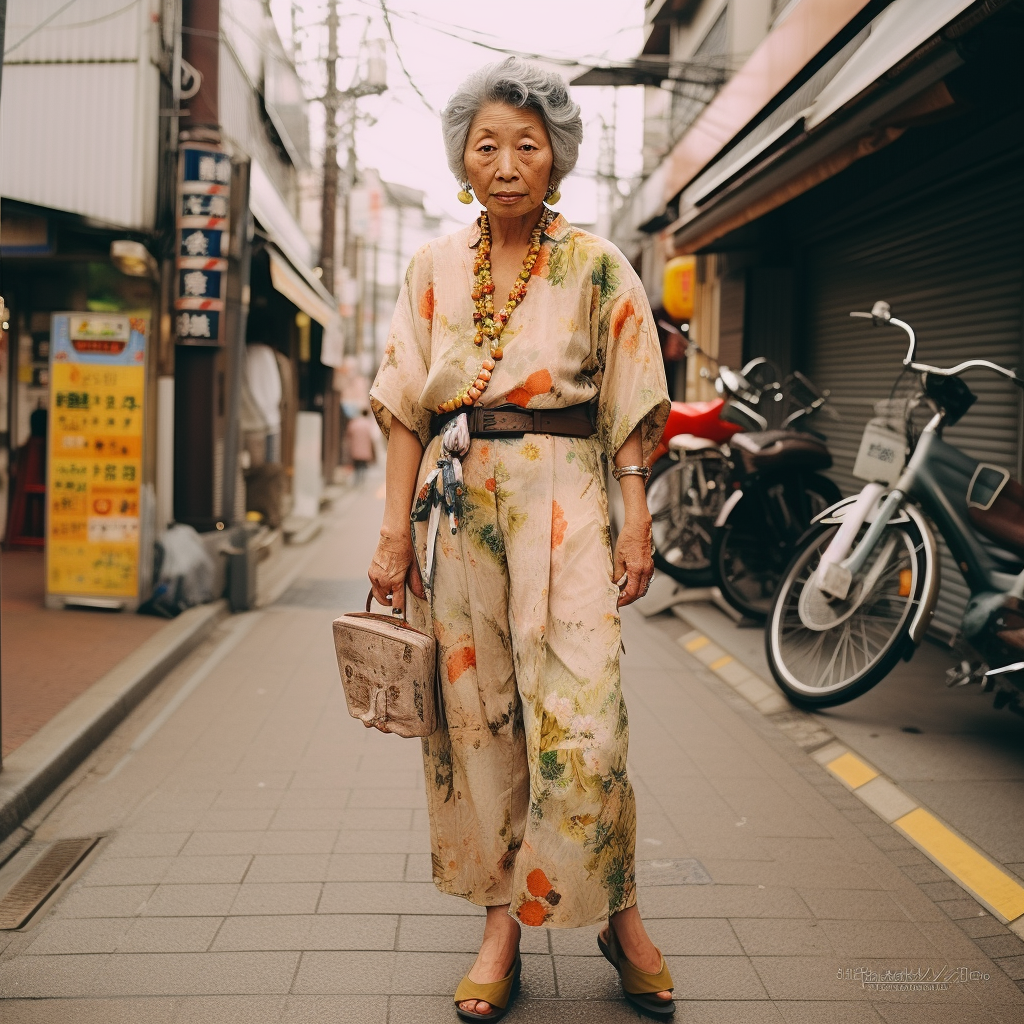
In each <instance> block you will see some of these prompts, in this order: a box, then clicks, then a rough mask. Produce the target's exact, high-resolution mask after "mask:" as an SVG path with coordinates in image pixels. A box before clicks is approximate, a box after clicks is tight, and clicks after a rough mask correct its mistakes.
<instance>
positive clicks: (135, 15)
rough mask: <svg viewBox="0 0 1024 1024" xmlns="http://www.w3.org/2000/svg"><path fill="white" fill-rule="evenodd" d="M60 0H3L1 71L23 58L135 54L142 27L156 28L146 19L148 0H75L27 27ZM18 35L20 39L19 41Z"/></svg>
mask: <svg viewBox="0 0 1024 1024" xmlns="http://www.w3.org/2000/svg"><path fill="white" fill-rule="evenodd" d="M65 3H66V0H8V2H7V25H6V45H7V51H6V54H5V57H4V65H5V67H4V70H5V71H6V69H7V67H8V66H9V65H10V64H12V63H13V64H20V63H24V62H30V63H38V62H40V61H46V62H59V63H69V62H72V61H110V60H138V58H139V55H140V53H141V52H145V51H144V50H143V39H144V37H145V33H146V32H148V31H151V30H152V31H156V26H155V25H153V23H152V21H151V20H150V9H151V8H152V7H153V6H154V4H153V0H137V2H136V3H134V4H129V3H128V2H127V0H77V2H76V3H74V4H72V5H71V6H69V7H68V9H67V10H66V11H64V12H62V13H61V14H59V15H57V17H56V18H54V19H53V21H51V22H49V23H48V24H46V25H44V26H43V28H40V29H38V31H33V29H36V28H37V26H39V25H40V24H41V23H42V22H45V21H46V19H47V18H49V17H50V16H51V15H53V14H54V12H55V11H57V10H58V9H59V8H60V7H62V6H64V4H65ZM29 33H31V35H29ZM26 37H27V38H26ZM22 39H25V42H23V43H21V42H20V41H21V40H22ZM19 43H20V45H19ZM5 77H6V76H5ZM6 84H7V82H6V80H5V81H4V85H5V86H6Z"/></svg>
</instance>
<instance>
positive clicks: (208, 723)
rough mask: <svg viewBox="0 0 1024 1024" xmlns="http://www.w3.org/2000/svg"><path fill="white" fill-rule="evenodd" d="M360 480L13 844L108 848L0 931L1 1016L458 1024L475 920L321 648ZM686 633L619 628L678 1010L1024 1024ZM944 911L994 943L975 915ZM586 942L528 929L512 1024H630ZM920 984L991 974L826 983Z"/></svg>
mask: <svg viewBox="0 0 1024 1024" xmlns="http://www.w3.org/2000/svg"><path fill="white" fill-rule="evenodd" d="M376 486H377V482H375V481H372V480H371V482H370V483H369V484H368V486H367V488H365V489H363V490H362V491H359V492H356V493H355V494H353V495H352V496H351V497H350V498H349V499H347V500H346V502H345V503H343V505H342V507H341V508H340V509H339V510H338V511H337V513H336V518H335V520H334V521H333V523H332V524H331V527H330V528H329V529H328V530H326V531H325V533H324V534H323V535H322V537H321V538H320V539H319V540H318V541H316V544H317V545H318V548H317V550H316V554H315V557H314V558H313V559H312V560H311V562H310V563H309V565H308V567H307V570H306V578H305V579H302V580H299V581H297V583H296V584H295V585H294V586H293V587H292V588H291V590H290V591H289V592H288V593H287V594H285V596H284V597H283V598H282V600H281V601H279V602H278V603H277V604H276V605H275V606H273V607H272V608H269V609H267V610H265V611H263V612H259V613H250V615H249V616H246V617H239V618H236V619H234V620H232V621H229V622H227V623H225V624H224V625H223V626H222V627H221V629H220V630H219V631H218V633H217V634H216V635H215V636H214V637H212V638H211V640H210V641H209V642H208V643H207V645H206V646H205V647H204V649H203V650H201V651H199V652H197V653H196V654H195V655H194V656H193V657H192V658H191V659H190V660H189V661H188V662H187V663H185V664H183V665H182V666H181V667H180V668H179V669H178V670H176V672H175V673H174V674H173V675H172V677H170V678H169V679H168V680H167V682H166V683H165V684H164V685H163V686H161V687H160V688H158V691H156V692H154V694H152V695H151V697H150V698H149V699H148V700H147V702H146V703H145V704H144V705H142V706H141V707H140V708H138V709H137V710H136V712H135V713H134V714H133V715H132V717H131V718H130V719H129V720H127V721H126V722H125V723H124V725H123V726H122V727H121V729H120V730H119V731H118V732H117V733H116V734H115V735H114V736H113V737H111V739H110V740H109V741H108V742H107V743H106V744H105V745H104V747H103V748H101V750H100V751H98V752H97V754H96V755H95V756H94V757H93V758H92V759H91V761H90V762H89V763H88V764H87V765H86V766H84V768H83V769H82V770H80V772H79V773H78V775H77V777H76V779H75V782H74V785H73V786H72V787H71V788H70V790H69V791H68V792H67V793H66V794H65V795H63V797H62V798H61V799H59V801H55V803H56V806H55V808H54V809H53V810H51V811H50V813H49V815H48V816H47V817H46V818H45V820H44V821H43V822H42V824H41V825H40V827H39V829H38V831H37V833H36V837H35V838H36V840H37V841H38V842H42V841H46V840H49V839H53V838H58V837H66V836H76V835H85V834H97V833H100V832H102V833H105V834H107V835H108V838H107V839H105V840H104V842H103V844H102V846H101V848H100V849H99V852H98V854H97V855H96V856H95V857H94V858H93V859H92V860H91V861H90V862H89V863H88V864H87V865H86V866H85V867H84V869H83V870H82V871H81V872H80V873H79V875H78V876H77V878H76V879H75V881H74V883H73V884H72V885H70V886H68V887H67V890H66V891H65V892H63V893H61V894H60V896H59V897H58V899H57V900H56V901H54V905H53V906H51V907H49V908H48V909H47V910H46V911H45V913H44V914H42V915H41V916H40V918H39V920H38V921H37V922H36V923H35V924H33V925H30V926H29V927H28V928H27V929H26V930H25V931H24V932H22V933H17V934H12V933H0V947H3V951H2V953H0V996H2V997H3V998H4V999H5V1000H6V1002H4V1003H0V1015H2V1016H3V1019H4V1020H5V1021H8V1020H9V1021H11V1022H14V1024H23V1022H24V1024H35V1022H65V1021H72V1020H73V1021H75V1022H76V1024H78V1022H81V1024H90V1022H93V1021H96V1022H101V1021H102V1022H103V1024H112V1022H119V1021H132V1022H145V1024H164V1022H168V1024H171V1022H174V1024H183V1022H186V1021H197V1022H198V1021H202V1022H204V1024H220V1022H225V1024H226V1022H233V1021H245V1022H247V1024H261V1022H264V1021H266V1022H281V1024H284V1022H289V1024H297V1022H302V1024H305V1022H319V1021H334V1022H340V1021H358V1022H360V1024H375V1022H385V1021H387V1022H389V1024H403V1022H417V1024H419V1022H432V1021H435V1020H437V1021H449V1020H453V1019H454V1014H453V1012H452V1008H451V1001H450V994H451V992H452V991H453V990H454V987H455V985H456V984H457V982H458V979H459V978H460V976H461V975H462V973H463V972H464V971H465V970H466V969H467V968H468V966H469V964H470V963H471V962H472V953H473V951H474V949H475V946H476V944H477V942H478V941H479V936H480V934H481V931H482V924H483V922H482V915H481V912H480V911H479V909H478V908H476V907H473V906H472V905H470V904H469V903H466V902H464V901H461V900H458V899H454V898H451V897H445V896H442V895H440V894H439V893H438V892H437V891H436V890H435V889H434V887H433V886H432V884H431V883H430V881H429V857H428V854H427V849H428V848H427V823H426V811H425V801H424V797H423V792H422V780H421V775H420V764H419V751H418V746H417V745H416V744H415V743H411V742H408V741H403V740H399V739H397V738H395V737H387V736H381V735H379V734H377V733H371V732H366V731H364V730H363V729H362V728H361V727H360V726H359V725H358V724H357V723H355V722H353V721H352V720H350V719H349V718H348V716H347V714H346V711H345V707H344V701H343V697H342V694H341V691H340V687H339V684H338V680H337V670H336V668H335V665H334V662H333V651H332V648H331V642H330V635H329V628H328V627H329V621H330V619H331V617H332V614H335V613H336V612H337V611H338V610H339V609H340V608H344V607H354V606H356V605H357V604H359V603H361V599H362V595H363V593H364V587H365V584H363V583H362V579H363V577H364V572H365V564H366V561H367V557H368V551H369V549H370V546H371V544H372V540H373V537H374V534H375V532H376V527H377V523H378V521H379V513H380V510H381V507H382V506H381V500H380V493H379V491H378V492H375V491H374V487H376ZM237 629H245V630H248V632H247V633H246V634H245V637H244V639H243V641H242V642H241V643H239V644H238V645H237V646H236V647H235V648H234V649H233V650H232V651H230V652H229V653H228V654H227V655H226V656H225V657H224V658H223V660H222V661H221V662H220V663H219V664H218V666H217V667H216V669H215V670H214V671H213V672H211V673H210V674H209V676H208V677H207V678H205V679H204V680H202V682H201V683H200V684H199V685H196V686H195V688H194V690H192V692H191V693H190V694H189V695H188V697H187V699H185V700H184V701H183V702H181V703H180V706H178V707H177V709H176V710H174V709H173V706H172V705H169V704H168V701H170V700H171V699H172V697H173V693H174V691H175V689H176V688H177V687H180V686H183V685H186V684H187V681H188V679H189V678H190V673H193V672H194V671H195V670H196V668H197V667H198V666H200V665H201V663H202V658H203V657H204V656H208V654H209V652H210V651H211V650H214V649H216V645H217V644H218V643H220V642H222V641H223V640H224V638H225V637H230V636H231V631H232V630H237ZM685 631H686V627H683V626H682V625H681V624H680V623H679V622H678V621H676V620H674V619H673V618H672V617H671V616H668V617H664V618H661V619H655V620H650V621H646V622H645V621H644V620H643V619H642V618H641V617H640V616H639V615H638V614H637V613H635V612H627V614H626V615H625V616H624V637H625V645H626V648H627V652H628V653H627V654H626V656H625V658H624V660H623V667H624V681H625V685H626V690H627V701H628V704H629V709H630V718H631V736H632V745H631V756H630V770H631V776H632V779H633V783H634V786H635V788H636V791H637V800H638V809H639V821H640V825H639V837H638V857H639V859H640V865H639V868H640V874H641V879H642V884H641V886H640V905H641V909H642V911H643V912H644V915H645V917H646V919H647V920H648V922H649V924H650V927H651V931H652V933H653V934H654V937H655V939H656V941H657V942H658V943H659V944H660V945H661V946H662V948H663V950H664V952H665V954H666V956H667V957H668V960H669V963H670V966H671V968H672V971H673V973H674V976H675V979H676V983H677V994H678V996H679V997H680V1012H679V1014H678V1015H677V1019H679V1020H682V1021H687V1022H689V1021H694V1022H698V1021H700V1022H712V1021H713V1022H732V1021H736V1022H744V1024H747V1022H751V1024H760V1022H768V1021H771V1022H778V1024H784V1022H785V1024H796V1022H808V1024H811V1022H813V1024H818V1022H832V1021H835V1022H850V1024H854V1022H856V1024H860V1022H867V1021H876V1022H877V1021H885V1022H907V1024H912V1022H922V1024H924V1022H928V1024H946V1022H954V1021H956V1022H965V1024H966V1022H971V1024H987V1022H992V1024H995V1022H1000V1024H1009V1022H1011V1021H1019V1020H1021V1019H1024V993H1022V992H1021V990H1020V988H1019V987H1018V986H1017V985H1016V984H1015V983H1014V982H1013V981H1012V980H1011V979H1010V978H1009V977H1008V976H1007V975H1006V974H1005V973H1004V972H1003V971H1001V970H1000V969H999V968H998V967H997V966H995V965H994V964H993V962H992V961H991V960H990V959H989V958H988V956H986V954H985V953H984V952H982V950H981V948H979V946H978V945H977V944H976V943H975V941H974V940H973V939H972V938H970V937H969V936H968V935H967V934H965V931H964V930H963V929H962V928H961V927H960V926H959V925H958V924H956V923H955V922H954V920H952V919H951V917H950V916H949V915H948V914H947V913H945V912H943V911H942V910H940V909H939V908H938V905H937V904H936V903H935V902H933V899H932V897H931V895H929V894H926V892H925V891H923V889H924V886H927V885H929V884H934V883H935V882H936V880H935V879H934V878H933V876H932V874H931V873H930V872H929V871H928V870H927V869H926V867H925V865H926V863H927V862H924V858H923V855H921V854H920V853H918V851H916V850H915V849H913V848H912V847H910V845H909V844H908V843H906V842H905V841H904V840H902V839H901V838H900V837H899V836H897V835H895V834H894V833H893V831H892V829H891V828H890V827H889V826H887V825H884V824H883V823H881V822H880V821H879V820H878V819H877V818H874V817H873V816H872V815H871V814H870V813H869V812H865V810H864V808H863V805H862V804H861V803H860V802H859V801H857V800H856V798H855V797H853V796H851V795H850V794H849V793H848V792H847V791H846V790H845V789H843V787H842V786H840V785H839V783H837V782H836V781H835V780H833V779H831V778H830V777H829V776H828V775H827V773H826V772H825V771H824V770H823V769H822V768H820V767H819V766H818V765H817V764H815V763H814V762H813V761H812V760H811V759H810V758H809V757H808V756H807V755H806V754H805V753H804V752H803V751H801V750H800V749H799V748H798V747H796V746H795V745H794V744H793V743H792V742H791V741H790V740H789V739H788V738H786V737H785V736H783V735H782V734H781V733H780V732H779V731H778V730H777V729H775V727H774V726H772V725H771V723H770V722H768V721H767V720H766V719H765V718H763V717H762V716H761V715H759V714H758V713H757V712H756V711H755V710H754V709H753V708H751V707H750V706H749V704H747V702H746V701H744V700H743V699H742V698H741V697H739V696H737V695H736V694H734V693H733V692H732V691H731V690H729V689H728V688H727V687H726V686H725V685H724V684H723V683H721V682H720V681H718V680H716V679H715V678H714V677H713V676H712V675H711V674H710V673H709V672H707V671H706V670H705V669H704V668H703V666H701V665H700V664H699V663H698V662H697V661H696V660H694V659H693V658H691V657H690V656H689V655H688V654H686V653H685V652H683V651H682V649H681V648H680V647H679V646H678V644H677V643H676V640H677V639H678V637H679V635H680V634H681V633H683V632H685ZM171 712H173V713H171ZM153 721H155V722H157V723H158V725H159V727H158V728H155V730H154V729H152V728H151V731H150V738H149V739H148V741H147V742H145V743H144V745H142V744H140V743H139V741H138V739H137V737H139V736H140V735H142V736H145V735H146V734H145V733H144V732H143V730H144V729H145V728H146V727H147V725H148V723H150V722H153ZM161 722H162V724H160V723H161ZM133 740H134V741H135V743H136V746H137V747H138V749H136V750H135V751H134V752H132V751H131V749H130V747H131V744H132V743H133ZM930 867H931V865H927V868H930ZM915 878H916V879H917V880H915ZM919 882H920V883H921V884H919ZM936 895H937V896H938V895H948V894H936ZM952 902H954V903H958V904H959V903H961V902H962V903H963V906H962V907H961V908H960V911H958V912H962V913H963V914H965V915H969V917H970V918H971V924H972V926H973V927H974V928H975V931H974V932H972V934H977V935H979V936H983V935H985V934H991V933H992V929H991V928H989V929H986V927H985V925H986V922H987V923H988V924H995V922H994V921H993V919H992V918H991V917H989V916H988V915H986V914H985V912H984V911H981V909H980V907H978V905H977V904H975V903H973V901H971V900H963V901H952ZM975 919H976V920H975ZM594 937H595V929H582V930H580V931H556V932H543V931H532V930H527V931H526V933H525V934H524V945H523V949H524V952H525V954H526V955H525V982H524V988H523V994H522V996H521V997H520V1000H519V1002H518V1003H517V1005H516V1007H515V1009H514V1011H513V1012H512V1013H510V1014H509V1017H508V1019H509V1020H510V1021H512V1022H514V1021H524V1022H525V1021H530V1022H537V1024H543V1022H547V1021H552V1022H554V1021H566V1022H591V1021H594V1022H606V1021H607V1022H612V1024H614V1022H616V1021H627V1020H636V1016H635V1014H633V1013H632V1012H631V1011H629V1010H628V1009H627V1008H626V1007H625V1005H624V1004H623V1003H622V1001H621V999H620V997H619V994H618V988H617V982H616V979H615V976H614V974H613V972H612V971H611V969H610V968H609V967H608V965H607V964H606V963H605V961H604V960H603V959H602V958H601V957H600V956H599V955H597V948H596V945H595V941H594ZM993 955H997V954H993ZM943 965H947V966H950V967H961V966H963V967H965V968H967V969H969V970H976V971H979V972H981V973H982V974H987V975H989V977H988V980H986V981H976V982H967V983H959V982H957V983H954V984H951V985H950V986H949V988H948V989H947V990H946V991H923V992H922V991H916V992H878V991H869V990H868V989H866V988H864V987H863V986H862V985H861V984H860V983H859V982H858V981H856V980H852V979H851V980H846V979H845V978H842V977H840V973H839V972H840V971H841V970H846V969H850V970H851V971H854V970H857V969H859V968H873V969H876V970H879V969H880V970H886V969H892V970H899V969H903V968H911V969H916V968H919V967H921V968H933V969H934V968H936V967H941V966H943Z"/></svg>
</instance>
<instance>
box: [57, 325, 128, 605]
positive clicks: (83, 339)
mask: <svg viewBox="0 0 1024 1024" xmlns="http://www.w3.org/2000/svg"><path fill="white" fill-rule="evenodd" d="M147 329H148V328H147V322H146V320H145V318H142V317H127V316H121V315H113V314H102V313H82V314H76V313H57V314H55V315H54V317H53V330H52V334H51V338H52V344H51V360H52V386H51V389H50V426H49V459H48V470H47V475H48V484H47V501H48V515H47V538H46V552H47V558H46V566H47V581H46V583H47V592H48V593H50V594H54V595H61V596H100V597H123V598H134V597H136V596H137V593H138V579H139V535H140V508H139V503H140V489H141V485H142V448H143V445H142V438H143V404H144V399H145V346H146V335H147Z"/></svg>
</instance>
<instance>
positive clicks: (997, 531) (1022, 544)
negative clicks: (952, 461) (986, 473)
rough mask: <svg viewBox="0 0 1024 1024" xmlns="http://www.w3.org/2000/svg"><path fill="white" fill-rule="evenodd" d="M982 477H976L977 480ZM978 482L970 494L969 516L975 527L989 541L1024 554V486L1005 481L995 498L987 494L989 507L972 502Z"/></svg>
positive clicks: (997, 490)
mask: <svg viewBox="0 0 1024 1024" xmlns="http://www.w3.org/2000/svg"><path fill="white" fill-rule="evenodd" d="M977 477H978V475H977V474H976V475H975V479H976V480H977ZM973 492H974V481H972V488H971V493H969V494H968V499H969V500H968V507H967V515H968V516H969V518H970V520H971V524H972V525H973V526H974V528H975V529H976V530H978V532H979V533H983V534H984V535H985V536H986V537H988V538H989V540H992V541H995V542H996V543H997V544H1002V545H1005V546H1006V547H1007V548H1008V549H1009V550H1010V551H1012V552H1013V553H1014V554H1017V555H1024V487H1022V486H1021V485H1020V484H1019V483H1017V481H1016V480H1013V479H1009V478H1007V479H1005V480H1003V481H1002V483H1001V484H1000V485H998V487H997V488H996V489H995V494H994V496H992V497H990V495H989V494H985V495H984V497H985V498H986V501H985V502H984V503H983V504H985V505H987V506H988V507H987V508H983V507H981V505H980V504H978V503H975V502H974V501H972V500H971V499H972V495H973Z"/></svg>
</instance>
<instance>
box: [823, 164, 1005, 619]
mask: <svg viewBox="0 0 1024 1024" xmlns="http://www.w3.org/2000/svg"><path fill="white" fill-rule="evenodd" d="M1022 186H1024V179H1022V174H1021V171H1020V169H1019V168H1018V167H1013V168H1012V169H1005V170H1003V171H1002V172H1001V173H996V172H989V173H988V174H986V175H985V176H984V177H979V178H977V179H974V180H972V181H969V182H966V183H960V184H958V185H957V186H956V187H955V188H954V189H951V190H949V191H948V192H945V193H940V194H937V195H932V196H929V197H928V198H927V200H923V201H921V202H919V203H916V204H913V205H908V206H907V207H905V208H903V210H902V211H900V212H897V213H895V214H889V215H887V216H886V218H885V219H884V220H879V221H875V222H872V223H865V224H863V225H861V226H858V227H856V228H853V229H849V230H846V231H845V232H844V233H843V234H842V235H841V236H839V237H837V238H833V239H830V240H827V241H825V242H822V243H820V244H817V245H815V246H813V247H812V248H811V249H810V250H809V251H808V253H807V275H808V286H809V287H808V293H807V294H808V300H809V304H810V308H809V337H808V361H807V370H808V373H809V374H810V376H811V378H812V379H813V380H814V381H815V383H816V384H818V385H819V387H824V388H830V389H831V391H832V399H831V401H832V403H833V405H834V407H835V408H836V409H838V410H839V412H840V414H841V415H842V421H841V422H839V423H834V422H829V421H827V420H822V421H819V426H820V427H821V429H823V430H824V431H825V432H826V433H827V434H828V436H829V446H830V448H831V450H832V454H833V456H834V458H835V468H834V470H833V472H832V474H831V475H832V476H833V478H834V479H835V480H836V482H837V483H838V484H839V486H840V487H841V488H842V489H843V492H844V493H847V494H848V493H853V492H855V491H857V490H859V489H860V488H861V487H862V486H863V485H862V483H861V481H858V480H856V479H855V478H854V477H853V476H852V474H851V470H852V468H853V462H854V459H855V458H856V455H857V450H858V448H859V446H860V437H861V433H862V432H863V429H864V425H865V423H866V422H867V420H868V419H869V418H870V417H871V416H872V415H873V407H874V403H875V402H876V401H878V400H879V399H882V398H886V397H887V396H888V394H889V390H890V388H891V387H892V384H893V382H894V381H895V379H896V376H897V374H898V373H899V370H900V363H901V360H902V358H903V356H904V354H905V352H906V335H905V334H904V333H903V332H902V331H900V330H898V329H896V328H892V327H884V328H872V327H871V326H870V324H869V323H868V322H867V321H864V320H855V319H851V318H850V316H849V313H850V311H851V310H855V309H856V310H870V308H871V305H872V303H873V302H875V301H876V300H877V299H885V300H886V301H887V302H889V303H890V304H891V305H892V308H893V312H894V315H896V316H898V317H900V318H901V319H903V320H906V321H907V322H908V323H909V324H910V325H911V326H912V327H913V328H914V330H915V331H916V332H917V338H918V348H917V353H918V358H919V359H921V360H922V361H925V362H930V363H932V364H934V365H936V366H951V365H953V364H955V363H957V362H960V361H961V360H963V359H968V358H987V359H992V360H994V361H995V362H997V363H1000V364H1001V365H1003V366H1010V367H1014V366H1021V365H1024V361H1022V359H1021V356H1022V334H1021V330H1022V324H1021V319H1022V295H1024V188H1022ZM965 380H966V381H967V383H968V384H969V385H970V387H971V390H972V391H974V393H975V394H976V395H977V396H978V401H977V403H976V404H975V406H974V407H973V408H972V409H971V410H970V412H968V414H967V415H966V416H965V417H964V419H963V420H962V421H961V422H960V424H958V425H957V426H956V427H954V428H952V429H950V430H947V431H946V434H945V437H946V439H947V440H948V441H949V442H950V443H951V444H955V445H957V446H958V447H960V448H962V449H963V450H964V451H966V452H968V453H970V454H971V455H973V456H974V457H975V458H978V459H983V460H985V461H987V462H994V463H997V464H999V465H1003V466H1006V467H1007V468H1008V469H1010V470H1012V471H1013V473H1014V474H1015V475H1019V473H1020V457H1021V453H1020V429H1021V428H1020V424H1021V395H1020V392H1019V391H1018V389H1017V388H1016V387H1014V386H1013V385H1012V384H1009V383H1004V382H1002V381H1000V380H999V379H998V378H997V377H995V376H994V375H993V374H990V373H982V372H980V371H972V372H971V373H969V374H968V375H966V377H965ZM941 548H942V580H943V582H942V595H941V598H940V602H939V607H938V610H937V612H936V619H937V622H938V624H939V625H940V626H941V627H945V628H948V629H950V630H956V629H957V628H958V627H959V622H960V617H961V614H962V609H963V603H964V601H965V600H966V598H967V588H966V587H965V586H964V584H963V580H962V578H961V576H960V573H959V571H958V570H957V568H956V566H955V564H954V563H953V560H952V558H951V556H950V554H949V552H948V550H946V548H945V545H944V544H943V545H941Z"/></svg>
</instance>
